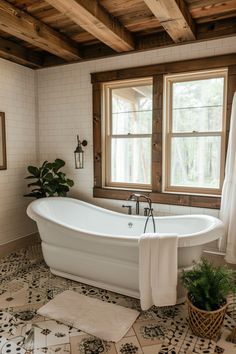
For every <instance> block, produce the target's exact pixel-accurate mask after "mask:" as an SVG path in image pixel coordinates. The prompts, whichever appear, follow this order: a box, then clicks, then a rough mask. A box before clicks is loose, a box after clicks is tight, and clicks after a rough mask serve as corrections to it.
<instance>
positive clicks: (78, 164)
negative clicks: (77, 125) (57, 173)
mask: <svg viewBox="0 0 236 354" xmlns="http://www.w3.org/2000/svg"><path fill="white" fill-rule="evenodd" d="M77 141H78V145H77V147H76V149H75V151H74V155H75V168H76V169H81V168H84V150H83V148H82V146H86V145H87V141H86V140H83V141H82V142H81V141H80V140H79V135H77Z"/></svg>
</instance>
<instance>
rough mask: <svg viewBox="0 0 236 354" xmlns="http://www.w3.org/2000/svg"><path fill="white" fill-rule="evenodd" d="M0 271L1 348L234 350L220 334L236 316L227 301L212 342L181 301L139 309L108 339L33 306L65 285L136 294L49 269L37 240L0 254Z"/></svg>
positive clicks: (93, 352)
mask: <svg viewBox="0 0 236 354" xmlns="http://www.w3.org/2000/svg"><path fill="white" fill-rule="evenodd" d="M0 276H1V284H0V353H1V354H3V353H4V354H6V353H13V354H17V353H19V354H31V353H33V354H43V353H48V354H64V353H71V354H103V353H107V354H177V353H178V354H184V353H185V354H191V353H197V354H207V353H210V354H211V353H224V354H233V353H234V354H236V345H234V344H232V343H229V342H227V341H226V340H225V339H226V337H227V336H228V334H229V333H230V330H231V329H232V328H233V326H234V324H235V320H236V307H235V305H233V303H232V304H231V305H230V306H229V312H228V314H227V316H226V319H225V323H224V327H223V331H222V335H221V338H220V339H219V340H218V341H217V343H216V342H214V341H211V340H207V339H202V338H198V337H196V336H194V335H193V334H192V333H191V331H190V329H189V328H188V323H187V314H186V306H185V305H178V306H172V307H162V308H156V307H153V308H152V309H151V310H149V311H146V312H141V314H140V316H139V318H138V320H137V321H136V322H135V323H134V325H133V327H132V328H131V329H130V330H129V332H128V333H127V334H126V336H125V337H124V338H123V339H122V340H121V341H120V342H118V343H116V344H114V343H111V342H105V341H103V340H101V339H99V338H96V337H93V336H91V335H88V334H86V333H83V332H81V331H80V330H78V329H75V328H72V327H68V326H65V325H63V324H61V323H58V322H56V321H52V320H48V319H47V318H44V317H41V316H39V315H37V309H38V308H39V307H40V306H42V305H43V304H45V303H47V302H48V301H49V300H51V299H52V298H53V297H54V296H55V295H56V294H58V293H60V292H62V291H64V290H66V289H70V290H74V291H78V292H79V293H82V294H85V295H88V296H91V297H96V298H99V299H101V300H103V301H108V302H112V303H117V304H119V305H123V306H126V307H130V308H135V309H138V310H140V307H139V301H138V300H135V299H132V298H129V297H125V296H122V295H118V294H115V293H112V292H109V291H106V290H102V289H98V288H94V287H91V286H88V285H84V284H81V283H77V282H74V281H71V280H67V279H63V278H60V277H56V276H54V275H52V274H51V273H50V271H49V269H48V267H47V266H46V265H45V263H44V261H43V260H42V256H41V251H40V246H39V245H35V246H31V247H29V248H28V249H22V250H20V251H19V252H16V253H12V254H11V255H9V256H8V257H5V258H2V259H0ZM232 300H233V298H231V302H232ZM234 303H235V301H234Z"/></svg>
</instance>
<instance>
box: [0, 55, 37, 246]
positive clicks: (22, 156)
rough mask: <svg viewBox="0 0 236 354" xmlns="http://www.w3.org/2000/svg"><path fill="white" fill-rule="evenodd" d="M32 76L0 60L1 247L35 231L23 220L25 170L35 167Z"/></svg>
mask: <svg viewBox="0 0 236 354" xmlns="http://www.w3.org/2000/svg"><path fill="white" fill-rule="evenodd" d="M35 75H36V74H35V72H34V71H33V70H31V69H28V68H25V67H23V66H20V65H17V64H14V63H11V62H9V61H6V60H2V59H0V111H3V112H5V115H6V137H7V170H0V244H3V243H6V242H9V241H12V240H15V239H17V238H20V237H22V236H26V235H28V234H31V233H33V232H35V231H36V227H35V224H34V223H33V222H32V221H31V220H30V219H29V218H28V217H27V216H26V212H25V211H26V207H27V204H28V202H29V200H28V199H26V198H24V197H23V194H24V193H25V192H26V181H24V177H25V176H26V166H27V165H28V164H31V163H32V164H35V163H37V157H36V135H37V134H36V114H35V109H36V105H35V98H36V95H35Z"/></svg>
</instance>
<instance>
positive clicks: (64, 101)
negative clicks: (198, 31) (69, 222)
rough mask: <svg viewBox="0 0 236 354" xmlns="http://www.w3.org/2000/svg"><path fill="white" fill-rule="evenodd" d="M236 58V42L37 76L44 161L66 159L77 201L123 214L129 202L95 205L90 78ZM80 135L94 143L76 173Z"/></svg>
mask: <svg viewBox="0 0 236 354" xmlns="http://www.w3.org/2000/svg"><path fill="white" fill-rule="evenodd" d="M235 52H236V37H230V38H226V39H218V40H212V41H206V42H201V43H196V44H185V45H181V46H173V47H169V48H164V49H157V50H152V51H147V52H142V53H136V54H126V55H121V56H118V57H113V58H106V59H99V60H93V61H87V62H84V63H76V64H70V65H65V66H59V67H54V68H48V69H41V70H38V71H37V75H38V113H39V146H40V160H41V161H42V160H45V159H48V160H52V159H54V158H56V157H61V158H63V159H64V160H65V161H66V172H67V173H68V175H69V176H70V177H72V178H73V179H74V181H75V186H74V187H73V189H72V191H71V195H73V196H75V197H78V198H81V199H83V200H87V201H90V202H93V203H96V204H98V205H101V206H104V207H108V208H111V209H114V210H117V211H124V212H125V211H126V210H124V209H122V204H123V201H114V200H105V199H94V198H93V196H92V189H93V136H92V85H91V83H90V73H91V72H99V71H106V70H112V69H120V68H126V67H134V66H140V65H148V64H154V63H163V62H170V61H178V60H183V59H191V58H200V57H207V56H214V55H220V54H226V53H235ZM76 134H79V135H80V137H81V138H82V139H87V140H88V146H87V147H86V148H85V168H84V169H83V170H75V169H74V160H73V159H74V156H73V151H74V149H75V146H76ZM154 211H155V213H158V214H160V215H166V214H183V213H191V214H193V213H206V214H211V215H218V210H211V209H202V208H189V207H180V206H173V205H171V206H169V205H161V204H160V205H155V206H154Z"/></svg>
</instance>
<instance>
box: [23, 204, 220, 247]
mask: <svg viewBox="0 0 236 354" xmlns="http://www.w3.org/2000/svg"><path fill="white" fill-rule="evenodd" d="M45 199H46V200H47V201H50V200H53V201H55V200H59V201H63V202H65V201H69V202H70V203H74V204H80V205H81V204H82V205H85V206H87V207H89V208H91V209H97V210H100V211H102V212H105V213H107V214H111V215H117V216H122V217H124V218H127V219H128V220H130V218H134V219H143V220H145V219H146V217H145V216H142V215H128V214H123V213H119V212H116V211H113V210H109V209H106V208H103V207H100V206H97V205H94V204H91V203H88V202H85V201H82V200H80V199H75V198H70V197H46V198H40V199H36V200H34V201H32V202H31V203H30V204H29V205H28V207H27V215H28V216H29V217H30V218H31V219H33V220H34V221H36V223H37V222H41V221H42V220H44V221H46V222H49V223H52V224H54V225H56V226H59V227H61V228H63V229H67V230H68V229H69V230H71V231H72V232H78V233H83V234H84V235H85V234H86V235H88V236H89V237H93V238H94V237H99V238H100V241H101V240H104V241H105V242H106V241H108V240H109V239H110V240H112V242H114V240H117V241H120V242H129V243H138V241H139V238H140V235H133V236H129V235H111V234H105V233H99V232H92V231H89V230H85V229H81V228H77V227H74V226H71V225H69V224H66V223H64V222H60V221H59V220H58V219H56V220H55V219H53V218H51V217H48V216H46V215H42V213H40V210H39V207H40V204H41V203H43V202H45ZM193 217H194V218H198V219H205V220H207V221H210V225H209V226H208V227H207V228H206V229H203V230H201V231H199V232H195V233H192V234H187V235H178V247H190V246H198V245H203V244H206V243H210V242H212V241H216V240H218V239H221V238H222V237H223V236H224V234H225V229H224V224H223V222H222V221H221V220H220V219H218V218H216V217H214V216H210V215H204V214H182V215H168V216H155V219H156V220H158V219H167V218H169V219H172V220H173V219H175V220H178V219H182V218H193ZM213 233H214V234H213ZM84 235H79V237H84Z"/></svg>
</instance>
